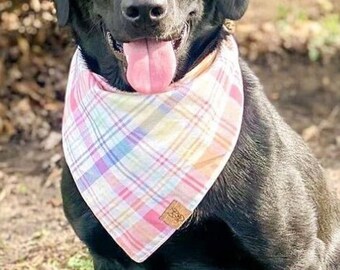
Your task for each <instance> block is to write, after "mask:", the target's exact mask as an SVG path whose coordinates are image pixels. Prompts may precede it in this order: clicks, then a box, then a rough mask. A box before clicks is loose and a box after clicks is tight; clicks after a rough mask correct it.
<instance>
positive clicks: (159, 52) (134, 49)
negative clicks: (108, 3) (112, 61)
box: [103, 23, 190, 94]
mask: <svg viewBox="0 0 340 270" xmlns="http://www.w3.org/2000/svg"><path fill="white" fill-rule="evenodd" d="M103 30H104V35H105V39H106V42H107V45H108V47H109V48H110V50H111V52H112V53H113V54H114V55H115V56H116V58H117V59H119V60H121V61H122V62H123V63H124V67H125V68H126V78H127V81H128V83H129V84H130V85H131V86H132V88H133V89H134V90H136V91H137V92H140V93H143V94H154V93H160V92H165V91H167V88H168V86H169V85H170V84H171V82H172V81H173V79H174V77H175V73H176V69H177V60H176V54H178V53H179V52H180V51H181V49H182V48H183V47H184V46H185V44H186V42H187V40H188V37H189V31H190V25H189V24H188V23H186V24H185V25H184V26H183V28H182V31H181V32H179V34H173V35H169V36H168V37H165V38H144V39H137V40H134V41H129V42H119V41H117V40H115V39H114V37H113V35H112V34H111V32H110V31H108V30H107V29H106V28H105V27H103Z"/></svg>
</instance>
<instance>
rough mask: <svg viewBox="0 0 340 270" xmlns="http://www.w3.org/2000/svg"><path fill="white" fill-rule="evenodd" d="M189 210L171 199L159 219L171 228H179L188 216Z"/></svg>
mask: <svg viewBox="0 0 340 270" xmlns="http://www.w3.org/2000/svg"><path fill="white" fill-rule="evenodd" d="M191 214H192V213H191V211H189V210H188V209H187V208H186V207H185V206H183V205H182V204H181V203H180V202H178V201H173V202H172V203H171V204H170V205H169V206H168V208H167V209H166V210H165V211H164V213H163V214H162V216H161V217H160V219H161V220H162V221H164V222H165V223H166V224H167V225H169V226H170V227H171V228H173V229H176V230H177V229H179V228H180V227H181V226H182V225H183V224H184V222H185V221H186V220H187V219H188V218H189V217H190V215H191Z"/></svg>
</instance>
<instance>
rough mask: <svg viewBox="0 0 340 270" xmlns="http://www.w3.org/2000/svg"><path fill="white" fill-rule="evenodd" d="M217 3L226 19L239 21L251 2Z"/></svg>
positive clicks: (226, 1) (228, 1)
mask: <svg viewBox="0 0 340 270" xmlns="http://www.w3.org/2000/svg"><path fill="white" fill-rule="evenodd" d="M217 3H218V4H217V5H218V8H219V10H220V11H221V12H222V14H223V15H224V17H225V18H226V19H229V20H238V19H240V18H241V17H242V16H243V14H244V13H245V11H246V10H247V7H248V3H249V0H218V1H217Z"/></svg>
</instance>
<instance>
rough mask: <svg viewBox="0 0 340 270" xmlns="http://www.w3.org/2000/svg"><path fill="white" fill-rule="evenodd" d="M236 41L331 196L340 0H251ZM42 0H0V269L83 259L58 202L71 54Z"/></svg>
mask: <svg viewBox="0 0 340 270" xmlns="http://www.w3.org/2000/svg"><path fill="white" fill-rule="evenodd" d="M250 2H251V4H250V8H249V10H248V13H247V15H246V16H245V17H244V18H243V19H242V20H241V22H238V23H237V25H236V36H237V39H238V42H239V44H240V51H241V54H242V56H243V57H244V58H246V59H247V61H248V62H249V63H250V65H251V67H252V69H253V70H254V71H255V72H256V74H257V75H258V76H259V77H260V79H261V81H262V83H263V85H264V87H265V91H266V93H267V95H268V97H269V98H270V100H271V101H272V102H273V103H274V105H275V106H276V107H277V108H278V110H279V111H280V113H281V114H282V115H283V117H284V118H285V119H286V121H287V122H288V123H289V124H290V125H291V126H292V127H293V128H294V129H295V130H296V131H297V132H298V133H300V134H301V135H302V137H303V139H304V140H305V141H306V142H307V143H308V144H309V145H310V147H311V148H312V150H313V152H314V153H315V155H316V156H317V157H318V158H319V159H320V161H321V163H322V165H323V166H324V168H325V173H326V176H327V181H328V183H329V185H330V187H331V188H332V190H333V191H334V192H336V193H337V194H338V195H339V197H340V15H339V14H340V13H339V12H340V2H339V1H338V0H299V1H297V0H286V1H284V0H281V1H269V0H250ZM54 14H55V10H54V6H53V3H52V2H51V1H47V0H9V1H7V0H0V269H4V270H9V269H11V270H12V269H44V270H49V269H69V270H89V269H92V266H91V261H90V260H89V258H88V256H87V252H86V250H85V249H84V247H83V246H82V245H81V243H79V241H78V240H77V239H76V237H75V236H74V234H73V232H71V230H70V228H69V226H68V224H67V222H66V220H65V218H64V216H63V213H62V207H61V198H60V192H59V182H60V174H61V168H60V166H61V160H62V152H61V146H60V143H61V134H60V128H61V119H62V112H63V99H64V91H65V86H66V82H67V72H68V66H69V63H70V58H71V56H72V53H73V51H74V48H75V44H74V43H73V41H72V38H71V35H70V33H69V30H68V29H59V28H58V27H57V25H56V21H55V15H54Z"/></svg>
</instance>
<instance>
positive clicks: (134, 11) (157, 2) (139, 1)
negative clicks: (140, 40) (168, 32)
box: [121, 0, 168, 23]
mask: <svg viewBox="0 0 340 270" xmlns="http://www.w3.org/2000/svg"><path fill="white" fill-rule="evenodd" d="M121 8H122V13H123V15H124V17H125V18H126V19H127V20H128V21H130V22H136V23H137V22H142V23H146V22H159V21H160V20H161V19H162V18H164V17H165V16H166V14H167V11H168V1H167V0H125V1H122V6H121Z"/></svg>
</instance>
